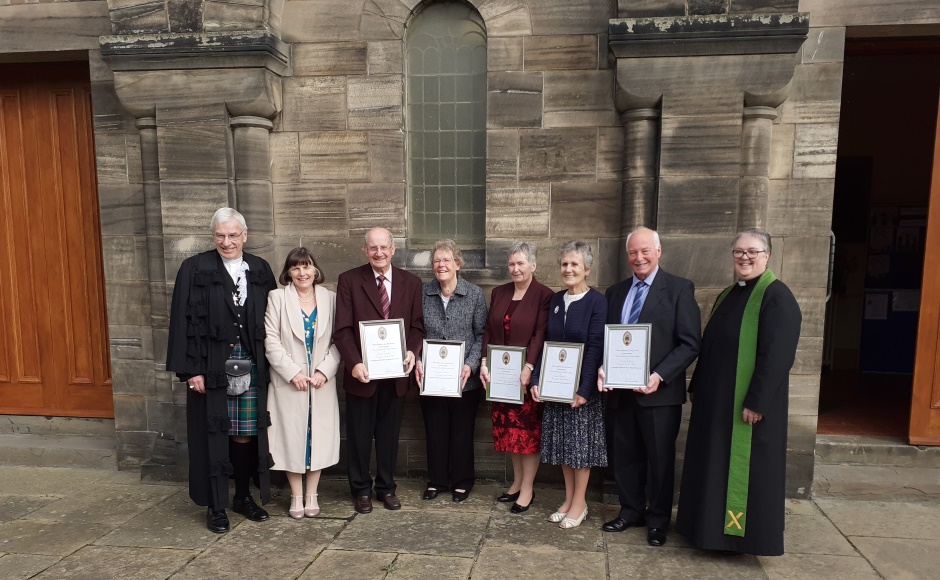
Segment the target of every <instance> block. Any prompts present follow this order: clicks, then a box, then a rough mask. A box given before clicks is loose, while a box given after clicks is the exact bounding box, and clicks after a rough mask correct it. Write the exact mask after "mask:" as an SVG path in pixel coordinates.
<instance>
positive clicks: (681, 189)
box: [656, 176, 738, 265]
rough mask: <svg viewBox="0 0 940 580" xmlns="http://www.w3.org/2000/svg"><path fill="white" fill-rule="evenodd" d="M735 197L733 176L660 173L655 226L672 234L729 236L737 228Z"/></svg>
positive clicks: (735, 188)
mask: <svg viewBox="0 0 940 580" xmlns="http://www.w3.org/2000/svg"><path fill="white" fill-rule="evenodd" d="M737 197H738V180H737V178H736V177H673V176H663V177H662V178H660V180H659V208H658V219H657V222H656V223H657V226H658V228H659V229H660V230H662V231H668V232H670V233H676V234H725V235H727V236H729V238H728V240H730V239H731V238H730V236H732V235H733V234H734V233H735V230H736V229H737V213H738V211H737V210H738V208H737V205H738V204H737ZM728 263H729V265H730V256H729V257H728Z"/></svg>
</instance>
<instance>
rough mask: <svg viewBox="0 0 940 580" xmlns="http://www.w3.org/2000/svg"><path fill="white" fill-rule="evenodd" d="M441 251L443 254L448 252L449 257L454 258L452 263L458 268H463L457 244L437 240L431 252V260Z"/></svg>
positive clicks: (448, 240)
mask: <svg viewBox="0 0 940 580" xmlns="http://www.w3.org/2000/svg"><path fill="white" fill-rule="evenodd" d="M441 250H444V251H445V252H450V255H451V256H452V257H453V258H454V262H456V263H457V267H458V268H463V254H462V253H460V248H458V247H457V242H455V241H454V240H451V239H446V240H438V241H437V243H436V244H434V249H433V250H431V259H432V260H433V259H434V256H435V255H437V253H438V252H439V251H441Z"/></svg>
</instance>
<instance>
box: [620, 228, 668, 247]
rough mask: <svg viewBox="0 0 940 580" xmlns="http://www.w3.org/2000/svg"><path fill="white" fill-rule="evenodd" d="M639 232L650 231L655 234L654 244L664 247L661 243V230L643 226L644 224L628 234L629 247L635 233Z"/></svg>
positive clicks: (627, 242) (627, 243)
mask: <svg viewBox="0 0 940 580" xmlns="http://www.w3.org/2000/svg"><path fill="white" fill-rule="evenodd" d="M639 232H650V233H652V234H653V244H655V245H656V247H657V248H661V247H663V246H662V244H660V243H659V232H657V231H656V230H654V229H651V228H647V227H643V226H640V227H638V228H636V229H635V230H633V231H632V232H630V233H629V234H627V241H626V245H627V247H629V246H630V238H632V237H633V234H636V233H639Z"/></svg>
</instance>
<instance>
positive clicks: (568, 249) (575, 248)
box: [558, 240, 594, 268]
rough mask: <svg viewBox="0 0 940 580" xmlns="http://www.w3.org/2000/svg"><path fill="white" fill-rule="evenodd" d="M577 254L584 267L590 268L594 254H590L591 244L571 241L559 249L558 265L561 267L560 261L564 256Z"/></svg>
mask: <svg viewBox="0 0 940 580" xmlns="http://www.w3.org/2000/svg"><path fill="white" fill-rule="evenodd" d="M571 253H578V254H581V258H582V259H583V260H584V267H585V268H590V267H591V264H593V263H594V254H593V253H591V244H589V243H587V242H585V241H582V240H572V241H570V242H568V243H566V244H565V245H564V246H562V247H561V250H559V251H558V264H559V265H561V259H562V257H564V255H565V254H571Z"/></svg>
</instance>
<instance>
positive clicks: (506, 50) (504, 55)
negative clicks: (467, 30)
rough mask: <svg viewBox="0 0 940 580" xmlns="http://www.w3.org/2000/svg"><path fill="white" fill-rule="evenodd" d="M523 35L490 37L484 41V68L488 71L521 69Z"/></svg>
mask: <svg viewBox="0 0 940 580" xmlns="http://www.w3.org/2000/svg"><path fill="white" fill-rule="evenodd" d="M522 45H523V37H515V38H512V37H509V38H499V37H497V38H490V39H488V40H487V43H486V68H487V70H489V71H490V72H497V71H520V70H522V69H523V64H522V63H523V60H522V52H523V48H522Z"/></svg>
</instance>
